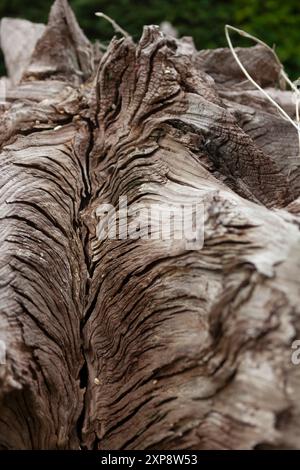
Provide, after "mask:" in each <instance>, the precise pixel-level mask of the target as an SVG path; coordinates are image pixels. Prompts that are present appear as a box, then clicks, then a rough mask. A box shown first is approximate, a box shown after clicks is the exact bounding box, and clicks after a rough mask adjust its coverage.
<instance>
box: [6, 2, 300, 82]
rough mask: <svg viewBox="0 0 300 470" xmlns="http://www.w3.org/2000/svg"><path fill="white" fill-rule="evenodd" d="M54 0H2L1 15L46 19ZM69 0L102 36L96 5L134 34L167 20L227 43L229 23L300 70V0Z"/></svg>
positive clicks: (214, 43) (202, 42) (88, 28)
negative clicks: (274, 48)
mask: <svg viewBox="0 0 300 470" xmlns="http://www.w3.org/2000/svg"><path fill="white" fill-rule="evenodd" d="M52 3H53V2H52V0H31V1H26V0H0V17H3V16H13V17H22V18H26V19H29V20H32V21H35V22H46V20H47V16H48V12H49V9H50V6H51V4H52ZM69 3H70V4H71V6H72V8H73V9H74V11H75V13H76V15H77V18H78V20H79V23H80V25H81V27H82V28H83V29H84V31H85V33H86V35H87V36H88V37H89V38H90V39H96V38H98V39H100V40H101V41H109V40H110V38H111V37H112V35H113V32H112V28H111V26H110V25H109V24H108V23H107V22H106V21H104V20H103V19H100V18H97V17H95V16H94V13H95V12H96V11H102V12H104V13H106V14H107V15H109V16H111V17H112V18H114V19H115V20H116V21H117V22H118V23H119V24H120V25H121V26H122V27H123V28H124V29H125V30H126V31H128V33H130V34H131V35H132V36H133V37H134V38H135V39H137V38H138V37H139V36H140V34H141V30H142V26H143V25H144V24H159V23H161V22H162V21H163V20H168V21H170V22H171V23H172V24H173V25H174V26H175V27H176V28H177V30H178V31H179V34H180V35H185V36H193V38H194V40H195V43H196V46H197V48H201V49H204V48H212V47H222V46H225V45H226V40H225V36H224V25H225V24H226V23H229V24H231V25H234V26H237V27H240V28H242V29H245V30H246V31H247V32H249V33H251V34H254V35H255V36H258V37H259V38H260V39H262V40H263V41H265V42H267V43H268V44H269V45H273V44H275V45H276V51H277V53H278V55H279V58H280V59H281V61H282V62H283V63H284V65H285V67H286V69H287V71H288V72H289V73H290V74H291V78H293V79H296V78H298V76H299V75H300V1H299V0H265V1H264V0H231V1H226V0H216V1H213V0H148V1H147V0H144V1H136V0H70V2H69ZM234 44H236V45H237V44H239V45H244V44H243V41H242V40H241V38H240V37H239V36H236V37H235V38H234ZM247 45H248V44H247ZM12 47H13V45H12ZM2 72H3V70H2Z"/></svg>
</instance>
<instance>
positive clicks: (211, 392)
mask: <svg viewBox="0 0 300 470" xmlns="http://www.w3.org/2000/svg"><path fill="white" fill-rule="evenodd" d="M6 21H8V20H6ZM6 27H7V26H6ZM33 29H34V27H33ZM95 50H96V49H95V48H94V47H93V46H92V45H91V44H90V43H89V41H88V40H87V38H86V37H85V36H84V34H83V32H82V31H81V30H80V28H79V26H78V24H77V22H76V19H75V17H74V15H73V13H72V11H71V10H70V8H69V6H68V4H67V2H66V1H65V0H56V2H55V3H54V6H53V7H52V10H51V13H50V17H49V23H48V25H47V26H46V27H45V29H44V32H43V34H42V36H41V37H40V39H39V40H38V41H37V43H36V46H35V49H34V50H33V52H32V55H31V58H30V60H29V61H28V64H27V65H26V67H25V68H24V71H23V73H22V78H20V80H19V81H18V83H16V84H13V80H12V81H11V82H10V85H9V86H8V89H7V96H6V103H5V105H3V106H2V108H1V115H0V128H1V154H0V241H1V251H0V325H1V329H0V339H1V340H3V341H4V342H5V344H6V345H7V360H6V364H5V365H0V448H1V449H78V448H82V449H124V450H127V449H241V448H243V449H245V448H246V449H254V448H299V446H300V408H299V402H298V400H297V397H298V395H299V391H300V368H299V367H297V366H295V365H293V364H292V362H291V352H292V350H291V344H292V342H293V340H294V339H296V338H299V337H300V321H299V318H300V309H299V298H300V287H299V277H300V250H299V248H300V232H299V227H300V209H299V208H300V205H299V199H300V177H299V156H298V155H297V152H298V149H297V135H296V133H295V132H294V129H293V128H290V127H289V125H288V123H285V122H283V121H282V120H281V119H280V118H279V117H278V114H277V113H276V111H274V110H273V109H272V108H271V107H270V105H269V103H268V102H267V101H266V100H265V99H264V97H261V96H259V95H258V94H257V93H256V91H255V90H253V88H252V87H251V86H250V85H249V84H247V83H245V80H244V77H243V76H241V74H240V73H239V71H238V70H237V68H236V66H235V64H234V62H232V60H231V57H230V53H229V51H228V50H227V49H220V50H216V51H200V52H198V51H196V50H195V48H194V46H193V44H192V41H190V40H188V39H174V38H171V37H167V36H165V35H164V34H162V32H160V31H159V29H158V28H157V27H154V26H147V27H145V28H144V31H143V34H142V37H141V39H140V40H139V42H138V43H137V44H135V43H134V42H133V41H132V40H131V39H130V38H123V39H117V38H114V39H112V41H111V43H110V45H109V47H108V49H107V51H106V52H105V53H104V54H103V55H102V54H100V55H99V54H95ZM4 53H6V50H5V49H4ZM240 53H241V54H242V56H243V63H244V64H245V66H248V67H249V70H251V71H252V72H253V74H256V75H255V76H256V79H257V80H259V81H260V84H261V86H264V87H268V89H269V90H270V92H271V93H272V94H273V96H274V97H275V99H278V101H279V102H280V103H282V105H283V106H284V107H285V109H286V110H287V112H289V113H290V115H291V116H293V109H292V107H291V106H290V101H289V100H290V94H289V92H287V91H283V90H279V89H278V88H277V84H278V67H277V64H274V61H273V59H272V57H270V55H269V53H268V51H265V49H264V48H262V47H255V48H249V49H245V50H242V51H240ZM6 60H7V63H9V61H10V60H11V59H10V55H9V54H8V56H7V57H6ZM99 60H100V62H99ZM262 64H264V68H263V73H262V67H261V65H262ZM8 70H9V71H10V68H9V67H8ZM10 78H11V79H13V77H10ZM122 196H126V197H127V199H128V204H129V206H130V207H133V206H134V204H136V203H140V204H143V205H145V206H146V207H148V206H149V205H150V204H152V203H156V204H159V205H161V206H162V205H164V204H168V203H170V202H171V203H174V202H176V203H178V204H185V203H191V202H193V203H201V204H203V206H204V207H205V213H204V218H205V224H204V235H205V237H204V246H203V248H202V249H201V250H200V249H195V248H187V247H186V245H185V244H184V243H183V241H182V240H176V239H173V240H148V241H147V240H142V239H118V240H111V239H109V238H107V239H104V240H103V239H102V240H99V238H98V236H97V225H98V222H99V220H98V217H97V207H99V205H100V204H103V203H110V204H113V205H114V206H116V205H117V204H118V200H119V198H120V197H122ZM143 223H144V225H145V226H146V225H147V221H146V220H144V221H143Z"/></svg>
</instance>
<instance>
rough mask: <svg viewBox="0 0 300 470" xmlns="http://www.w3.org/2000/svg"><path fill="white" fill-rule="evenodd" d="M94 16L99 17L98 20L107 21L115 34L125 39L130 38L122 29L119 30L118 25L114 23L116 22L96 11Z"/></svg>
mask: <svg viewBox="0 0 300 470" xmlns="http://www.w3.org/2000/svg"><path fill="white" fill-rule="evenodd" d="M95 15H96V16H99V17H100V18H104V19H105V20H106V21H108V22H109V23H110V24H111V25H112V27H113V28H114V30H115V32H116V33H120V34H122V36H124V37H125V38H130V35H129V34H128V33H127V32H126V31H125V30H124V29H123V28H121V26H120V25H118V23H116V21H115V20H113V19H112V18H111V17H110V16H107V15H105V14H104V13H102V12H101V11H97V12H96V13H95Z"/></svg>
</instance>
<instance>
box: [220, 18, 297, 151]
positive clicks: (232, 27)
mask: <svg viewBox="0 0 300 470" xmlns="http://www.w3.org/2000/svg"><path fill="white" fill-rule="evenodd" d="M229 30H232V31H235V32H237V33H238V34H240V35H241V36H244V37H247V38H249V39H252V40H253V41H255V42H257V43H258V44H261V45H262V46H264V47H266V48H267V49H268V50H269V51H271V52H272V54H273V56H274V58H275V60H276V62H277V63H278V64H279V65H280V69H281V70H280V74H281V76H282V77H283V79H284V80H285V81H286V83H287V84H288V85H289V86H290V87H291V89H292V90H293V91H294V92H295V95H296V121H297V122H296V123H295V122H294V121H293V119H291V117H290V116H289V115H288V114H287V113H286V112H285V111H284V109H283V108H282V107H281V106H280V105H279V104H278V103H277V102H276V101H275V100H274V99H273V98H272V97H271V96H270V95H269V94H268V93H267V92H266V91H265V90H264V89H263V88H262V87H261V86H260V85H259V84H258V83H257V82H256V81H255V80H254V79H253V78H252V77H251V75H250V74H249V73H248V71H247V70H246V69H245V67H244V66H243V64H242V63H241V61H240V59H239V58H238V55H237V53H236V52H235V50H234V47H233V45H232V42H231V38H230V34H229ZM225 36H226V39H227V42H228V45H229V48H230V50H231V53H232V55H233V57H234V58H235V60H236V62H237V64H238V65H239V67H240V69H241V70H242V72H243V73H244V74H245V75H246V77H247V78H248V80H249V81H250V82H251V83H252V84H253V85H254V86H255V87H256V88H257V89H258V90H259V91H260V92H261V93H262V94H263V95H264V96H265V97H266V98H267V99H268V100H269V101H270V102H271V103H272V104H273V105H274V106H275V107H276V108H277V109H278V111H279V112H280V114H281V116H282V117H283V118H284V119H285V120H287V121H289V122H290V124H292V126H294V127H295V128H296V129H297V133H298V139H299V155H300V118H299V101H300V94H299V90H298V88H297V86H296V85H295V84H294V83H293V82H292V81H291V80H290V79H289V77H288V75H287V74H286V72H285V71H284V68H283V66H282V64H281V62H280V60H279V58H278V56H277V55H276V53H275V51H274V49H273V48H271V47H270V46H268V45H267V44H266V43H264V42H263V41H261V40H260V39H258V38H256V37H255V36H252V35H251V34H249V33H247V32H246V31H243V30H242V29H238V28H235V27H234V26H231V25H228V24H227V25H225Z"/></svg>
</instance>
